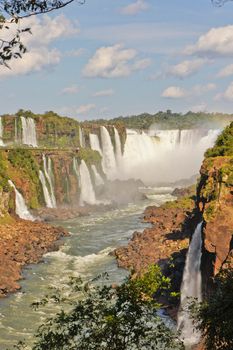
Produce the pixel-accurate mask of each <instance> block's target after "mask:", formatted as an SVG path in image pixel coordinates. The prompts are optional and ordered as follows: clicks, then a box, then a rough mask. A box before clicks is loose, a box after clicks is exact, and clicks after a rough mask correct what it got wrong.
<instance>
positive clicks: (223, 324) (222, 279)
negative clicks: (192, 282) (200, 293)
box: [191, 268, 233, 350]
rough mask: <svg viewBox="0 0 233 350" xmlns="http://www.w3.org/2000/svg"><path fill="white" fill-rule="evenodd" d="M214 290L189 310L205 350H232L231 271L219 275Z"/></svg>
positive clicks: (232, 291) (232, 300) (232, 275)
mask: <svg viewBox="0 0 233 350" xmlns="http://www.w3.org/2000/svg"><path fill="white" fill-rule="evenodd" d="M214 284H215V290H214V291H213V294H212V295H211V296H210V297H209V298H208V299H207V300H206V301H205V302H203V303H201V304H199V305H195V303H192V306H191V310H192V313H193V317H194V320H196V321H197V327H198V328H199V329H200V330H201V332H202V335H203V338H204V339H205V344H206V349H207V350H232V349H233V297H232V296H233V269H232V268H231V269H226V270H223V271H222V272H221V273H219V274H218V275H217V276H216V277H215V280H214Z"/></svg>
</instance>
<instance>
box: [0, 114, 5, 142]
mask: <svg viewBox="0 0 233 350" xmlns="http://www.w3.org/2000/svg"><path fill="white" fill-rule="evenodd" d="M2 136H3V126H2V117H0V146H4V142H3V141H2Z"/></svg>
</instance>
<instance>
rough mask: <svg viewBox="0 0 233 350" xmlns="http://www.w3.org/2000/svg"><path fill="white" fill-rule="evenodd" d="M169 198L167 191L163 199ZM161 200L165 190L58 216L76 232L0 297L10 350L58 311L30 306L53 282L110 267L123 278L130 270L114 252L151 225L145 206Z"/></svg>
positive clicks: (2, 340)
mask: <svg viewBox="0 0 233 350" xmlns="http://www.w3.org/2000/svg"><path fill="white" fill-rule="evenodd" d="M169 198H170V195H169ZM167 199H168V196H167V194H164V195H163V202H164V201H166V200H167ZM160 203H161V194H160V195H159V201H158V202H157V201H156V199H153V201H149V200H146V201H143V202H141V203H139V204H138V205H135V204H129V205H128V206H126V207H124V208H121V209H115V210H110V211H106V212H101V213H93V214H92V215H90V216H88V217H82V218H77V219H72V220H68V221H65V222H64V221H63V222H56V223H55V224H58V225H62V226H63V227H65V228H66V229H67V230H68V231H69V232H70V236H69V237H67V238H65V239H64V245H63V246H62V247H61V248H60V250H59V251H57V252H52V253H48V254H46V255H45V256H44V263H42V264H37V265H30V266H28V267H26V268H25V269H24V277H25V279H23V280H22V281H21V283H20V284H21V286H22V289H21V291H20V292H18V293H15V294H12V295H10V296H9V297H7V298H5V299H2V300H0V349H1V350H5V349H6V348H7V347H10V346H12V345H13V344H15V343H16V342H17V341H18V340H22V339H23V338H26V339H27V340H29V341H30V339H31V338H32V334H33V332H34V331H35V329H36V327H37V326H38V325H39V324H40V323H41V322H42V321H43V319H44V318H45V317H46V316H48V315H50V314H52V313H54V311H55V310H53V309H51V308H48V309H42V310H40V311H39V312H35V311H33V310H32V309H31V308H30V304H31V303H32V302H33V301H35V300H38V299H41V298H42V297H43V295H44V294H46V293H47V291H48V286H50V285H53V286H60V287H61V286H62V285H64V284H65V283H66V282H67V280H68V276H77V275H81V276H82V277H83V278H91V277H94V276H97V275H98V274H99V273H101V272H105V271H106V272H108V273H109V276H110V277H109V278H110V279H109V283H115V282H121V281H122V280H123V279H124V278H125V277H126V275H127V272H126V271H125V270H122V269H119V268H118V267H117V264H116V260H115V258H114V257H113V256H111V255H109V252H110V251H112V250H113V249H114V248H116V247H118V246H120V245H125V244H126V243H127V241H128V239H129V238H130V237H131V236H132V234H133V232H134V231H135V230H137V231H140V230H143V229H144V228H145V227H147V224H145V223H142V222H141V219H140V215H141V214H142V212H143V209H144V207H145V206H147V205H149V204H150V205H151V204H157V205H158V204H160Z"/></svg>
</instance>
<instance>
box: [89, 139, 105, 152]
mask: <svg viewBox="0 0 233 350" xmlns="http://www.w3.org/2000/svg"><path fill="white" fill-rule="evenodd" d="M89 139H90V145H91V148H92V149H93V150H94V151H98V152H99V154H100V155H102V150H101V147H100V141H99V137H98V135H96V134H89Z"/></svg>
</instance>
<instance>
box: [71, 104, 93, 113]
mask: <svg viewBox="0 0 233 350" xmlns="http://www.w3.org/2000/svg"><path fill="white" fill-rule="evenodd" d="M95 108H96V106H95V105H94V104H87V105H81V106H79V107H78V108H77V109H76V111H75V113H76V114H87V113H88V112H90V111H92V110H93V109H95Z"/></svg>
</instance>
